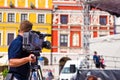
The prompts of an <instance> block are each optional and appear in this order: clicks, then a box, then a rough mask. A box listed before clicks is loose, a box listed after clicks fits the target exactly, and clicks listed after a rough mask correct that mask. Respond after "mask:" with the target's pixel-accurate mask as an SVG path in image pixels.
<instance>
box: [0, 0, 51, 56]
mask: <svg viewBox="0 0 120 80" xmlns="http://www.w3.org/2000/svg"><path fill="white" fill-rule="evenodd" d="M51 12H52V0H0V53H1V54H2V53H7V50H8V46H9V44H10V43H11V41H12V40H13V39H14V38H15V37H16V36H17V35H18V30H19V24H20V22H21V21H23V20H29V21H30V22H32V23H33V30H36V31H40V32H42V33H47V34H51V25H52V14H51ZM45 39H46V40H49V41H51V37H46V38H45ZM42 52H43V53H50V52H51V51H50V50H48V49H43V50H42Z"/></svg>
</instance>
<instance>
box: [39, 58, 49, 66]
mask: <svg viewBox="0 0 120 80" xmlns="http://www.w3.org/2000/svg"><path fill="white" fill-rule="evenodd" d="M39 60H40V61H43V65H48V63H49V61H48V59H47V58H46V57H43V56H42V57H40V59H39Z"/></svg>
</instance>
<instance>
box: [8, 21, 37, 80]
mask: <svg viewBox="0 0 120 80" xmlns="http://www.w3.org/2000/svg"><path fill="white" fill-rule="evenodd" d="M32 26H33V24H32V23H31V22H29V21H27V20H25V21H23V22H21V24H20V26H19V33H18V36H17V37H16V39H14V40H13V41H12V43H11V44H10V46H9V48H8V58H9V73H8V74H12V76H11V78H12V79H10V80H28V78H29V73H30V63H29V62H31V63H34V62H36V58H33V56H34V55H33V54H30V53H28V52H27V51H24V50H23V49H22V41H23V33H24V32H29V31H30V30H32ZM7 80H8V79H7Z"/></svg>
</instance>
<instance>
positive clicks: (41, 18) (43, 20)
mask: <svg viewBox="0 0 120 80" xmlns="http://www.w3.org/2000/svg"><path fill="white" fill-rule="evenodd" d="M38 23H45V15H44V14H38Z"/></svg>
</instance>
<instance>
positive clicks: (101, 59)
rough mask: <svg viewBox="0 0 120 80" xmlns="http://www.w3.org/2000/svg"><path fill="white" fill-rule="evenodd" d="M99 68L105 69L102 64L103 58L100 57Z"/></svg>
mask: <svg viewBox="0 0 120 80" xmlns="http://www.w3.org/2000/svg"><path fill="white" fill-rule="evenodd" d="M100 67H101V68H102V69H105V63H104V58H103V56H100Z"/></svg>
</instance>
